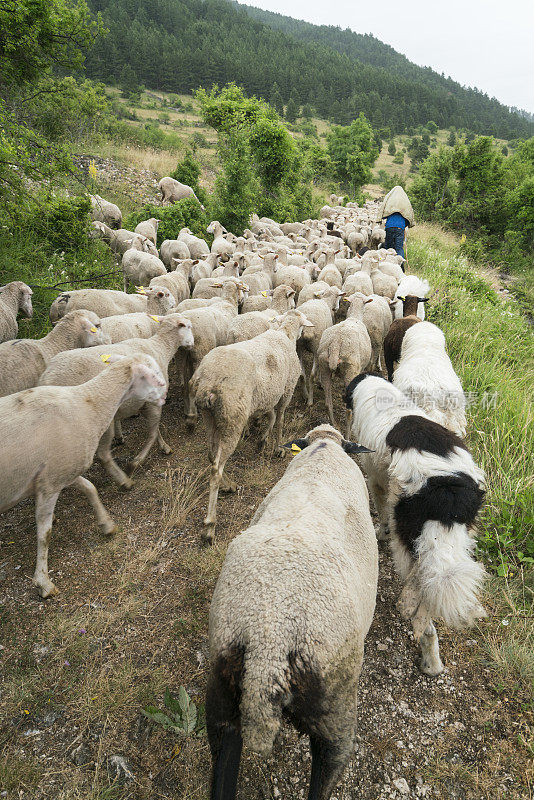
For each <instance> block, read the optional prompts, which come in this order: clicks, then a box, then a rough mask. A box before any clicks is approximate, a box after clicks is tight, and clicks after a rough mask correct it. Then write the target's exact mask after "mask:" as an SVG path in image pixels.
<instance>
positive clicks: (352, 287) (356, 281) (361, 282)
mask: <svg viewBox="0 0 534 800" xmlns="http://www.w3.org/2000/svg"><path fill="white" fill-rule="evenodd" d="M342 288H343V291H344V292H345V294H347V295H350V294H354V293H355V292H360V294H365V295H367V296H369V295H371V294H373V282H372V280H371V278H370V276H369V275H368V274H367V272H364V271H363V270H360V271H359V272H354V273H352V274H351V275H347V277H346V278H345V280H344V281H343V287H342Z"/></svg>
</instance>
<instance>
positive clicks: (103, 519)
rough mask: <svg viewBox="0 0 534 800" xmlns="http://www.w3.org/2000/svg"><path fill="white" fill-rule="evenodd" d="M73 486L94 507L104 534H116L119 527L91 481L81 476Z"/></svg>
mask: <svg viewBox="0 0 534 800" xmlns="http://www.w3.org/2000/svg"><path fill="white" fill-rule="evenodd" d="M72 486H74V487H75V488H76V489H79V490H80V492H82V494H84V495H85V496H86V498H87V500H88V501H89V503H90V504H91V506H92V509H93V511H94V512H95V517H96V521H97V522H98V525H99V527H100V530H101V531H102V533H103V534H104V535H105V536H111V535H112V534H113V533H116V531H117V526H116V525H115V523H114V522H113V520H112V519H111V517H110V516H109V514H108V512H107V511H106V509H105V508H104V506H103V505H102V503H101V501H100V497H99V496H98V492H97V491H96V488H95V487H94V486H93V484H92V483H91V481H88V480H87V478H83V477H82V476H81V475H80V476H79V477H78V478H76V480H75V481H73V482H72Z"/></svg>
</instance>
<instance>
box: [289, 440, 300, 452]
mask: <svg viewBox="0 0 534 800" xmlns="http://www.w3.org/2000/svg"><path fill="white" fill-rule="evenodd" d="M301 450H302V447H299V446H298V444H295V442H293V444H292V445H291V452H292V453H300V451H301Z"/></svg>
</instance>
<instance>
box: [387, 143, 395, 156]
mask: <svg viewBox="0 0 534 800" xmlns="http://www.w3.org/2000/svg"><path fill="white" fill-rule="evenodd" d="M396 152H397V148H396V147H395V142H394V140H393V139H392V140H391V142H390V143H389V145H388V153H389V155H390V156H394V155H395V153H396Z"/></svg>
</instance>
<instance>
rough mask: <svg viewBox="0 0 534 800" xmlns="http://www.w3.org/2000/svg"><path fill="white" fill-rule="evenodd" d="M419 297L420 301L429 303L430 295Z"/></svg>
mask: <svg viewBox="0 0 534 800" xmlns="http://www.w3.org/2000/svg"><path fill="white" fill-rule="evenodd" d="M418 299H419V302H420V303H428V301H429V300H430V297H419V298H418Z"/></svg>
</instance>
